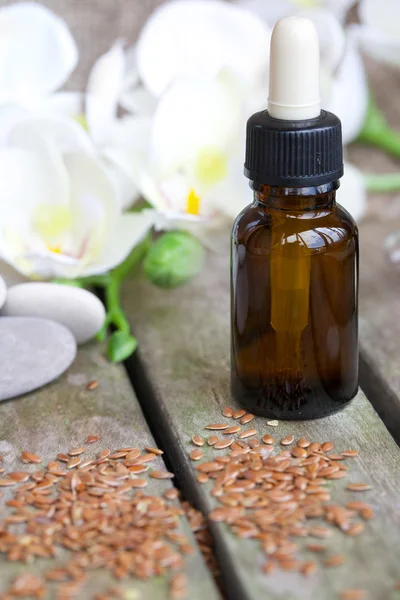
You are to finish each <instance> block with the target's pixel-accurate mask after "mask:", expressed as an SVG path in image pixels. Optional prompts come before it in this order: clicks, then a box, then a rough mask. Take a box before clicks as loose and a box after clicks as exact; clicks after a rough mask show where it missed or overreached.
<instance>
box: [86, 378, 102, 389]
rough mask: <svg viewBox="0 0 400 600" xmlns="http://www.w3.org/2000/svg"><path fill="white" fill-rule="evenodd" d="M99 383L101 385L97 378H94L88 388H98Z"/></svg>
mask: <svg viewBox="0 0 400 600" xmlns="http://www.w3.org/2000/svg"><path fill="white" fill-rule="evenodd" d="M99 385H100V384H99V382H98V381H96V380H95V379H93V381H89V383H88V384H87V386H86V389H87V390H90V391H92V390H95V389H96V388H98V387H99Z"/></svg>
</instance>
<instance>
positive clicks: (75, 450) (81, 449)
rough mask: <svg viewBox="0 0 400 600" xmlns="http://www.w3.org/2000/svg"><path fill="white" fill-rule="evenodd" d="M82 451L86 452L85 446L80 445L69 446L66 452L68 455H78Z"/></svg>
mask: <svg viewBox="0 0 400 600" xmlns="http://www.w3.org/2000/svg"><path fill="white" fill-rule="evenodd" d="M84 452H86V448H84V447H83V446H82V447H81V448H71V450H70V451H69V452H68V454H69V455H70V456H80V455H81V454H83V453H84Z"/></svg>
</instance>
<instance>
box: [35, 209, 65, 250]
mask: <svg viewBox="0 0 400 600" xmlns="http://www.w3.org/2000/svg"><path fill="white" fill-rule="evenodd" d="M71 222H72V215H71V211H70V209H69V208H68V207H67V206H59V205H58V206H57V205H54V204H39V206H38V207H37V208H36V210H35V213H34V215H33V227H34V229H35V230H36V232H37V233H38V235H39V236H40V237H41V238H42V239H43V240H44V241H45V243H46V245H47V248H48V249H49V250H50V252H55V253H57V254H60V253H61V246H60V244H59V242H58V240H59V238H60V237H61V235H62V234H63V233H65V231H67V230H68V229H69V228H70V226H71Z"/></svg>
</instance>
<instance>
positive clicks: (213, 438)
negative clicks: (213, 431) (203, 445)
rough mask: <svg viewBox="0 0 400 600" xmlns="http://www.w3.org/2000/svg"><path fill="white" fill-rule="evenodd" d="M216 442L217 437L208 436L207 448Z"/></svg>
mask: <svg viewBox="0 0 400 600" xmlns="http://www.w3.org/2000/svg"><path fill="white" fill-rule="evenodd" d="M217 442H218V437H217V436H216V435H210V437H209V438H208V439H207V444H208V445H209V446H214V444H216V443H217Z"/></svg>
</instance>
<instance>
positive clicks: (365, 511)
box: [360, 506, 375, 521]
mask: <svg viewBox="0 0 400 600" xmlns="http://www.w3.org/2000/svg"><path fill="white" fill-rule="evenodd" d="M374 516H375V514H374V511H373V509H372V508H371V507H370V506H368V507H365V508H362V509H361V510H360V517H362V518H363V519H364V521H370V520H371V519H373V518H374Z"/></svg>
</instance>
